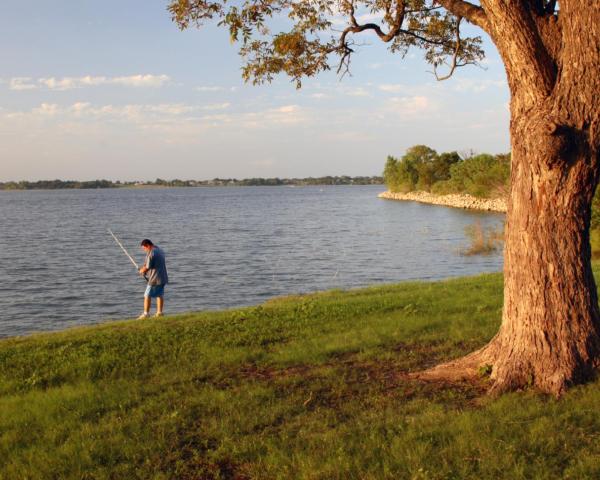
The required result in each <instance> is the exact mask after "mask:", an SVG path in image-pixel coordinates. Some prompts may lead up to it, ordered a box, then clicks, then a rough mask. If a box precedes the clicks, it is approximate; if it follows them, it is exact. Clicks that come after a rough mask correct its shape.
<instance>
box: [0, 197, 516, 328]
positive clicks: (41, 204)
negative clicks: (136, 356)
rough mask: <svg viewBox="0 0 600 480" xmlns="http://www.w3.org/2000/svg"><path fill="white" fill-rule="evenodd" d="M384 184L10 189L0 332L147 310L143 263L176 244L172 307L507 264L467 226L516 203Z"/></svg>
mask: <svg viewBox="0 0 600 480" xmlns="http://www.w3.org/2000/svg"><path fill="white" fill-rule="evenodd" d="M383 190H384V187H383V186H372V185H369V186H321V187H296V188H292V187H222V188H219V187H214V188H165V189H157V188H153V189H106V190H54V191H10V192H9V191H0V261H1V267H0V273H1V275H2V278H3V282H2V283H0V336H12V335H22V334H26V333H30V332H35V331H46V330H57V329H64V328H67V327H70V326H74V325H85V324H93V323H98V322H101V321H105V320H108V319H121V318H131V317H135V316H137V315H139V314H140V313H141V310H142V300H143V298H142V297H143V291H144V281H143V280H142V279H141V277H139V275H137V273H136V271H135V269H134V267H133V265H132V264H131V263H130V261H129V260H128V259H127V257H126V256H125V254H124V253H123V252H122V251H121V250H120V248H119V247H118V246H117V244H116V243H115V242H114V240H113V238H112V237H111V236H110V235H109V233H108V231H107V229H108V228H111V229H112V230H113V231H114V233H115V234H116V235H117V236H118V237H119V238H120V240H121V242H122V243H123V244H124V245H125V247H126V248H127V249H128V250H129V252H130V253H131V254H132V255H133V256H134V257H135V259H136V261H137V262H138V263H142V262H143V259H144V254H143V252H142V251H141V249H140V247H139V243H140V241H141V240H142V239H143V238H150V239H151V240H152V241H153V242H155V243H156V244H158V245H159V246H160V247H162V248H163V250H164V251H165V252H166V255H167V264H168V268H169V277H170V279H171V282H172V283H171V284H170V285H169V286H168V287H167V289H166V296H165V305H166V307H165V313H167V314H169V313H176V312H185V311H191V310H207V309H222V308H229V307H236V306H241V305H252V304H256V303H260V302H263V301H264V300H266V299H268V298H271V297H274V296H279V295H289V294H294V293H305V292H312V291H316V290H326V289H332V288H354V287H363V286H368V285H373V284H379V283H391V282H399V281H402V280H433V279H441V278H447V277H455V276H463V275H471V274H475V273H480V272H494V271H499V270H500V269H501V268H502V255H501V253H496V254H492V255H488V256H479V255H478V256H470V257H465V256H463V255H461V254H460V250H461V248H464V247H465V246H466V245H467V244H468V241H467V239H466V237H465V227H466V226H468V225H471V224H473V223H474V222H476V221H480V222H481V223H482V225H484V226H494V227H497V226H499V225H501V223H502V221H503V220H504V215H503V214H495V213H483V212H474V211H465V210H460V209H454V208H448V207H440V206H433V205H424V204H419V203H413V202H398V201H390V200H382V199H379V198H377V194H378V193H380V192H382V191H383Z"/></svg>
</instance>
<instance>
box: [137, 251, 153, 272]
mask: <svg viewBox="0 0 600 480" xmlns="http://www.w3.org/2000/svg"><path fill="white" fill-rule="evenodd" d="M152 257H154V252H153V251H150V253H148V255H146V261H145V262H144V265H142V267H141V268H140V270H139V272H140V274H141V275H144V274H145V273H146V272H147V271H148V270H150V267H151V263H150V262H151V261H152Z"/></svg>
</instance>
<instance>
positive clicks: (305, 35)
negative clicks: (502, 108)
mask: <svg viewBox="0 0 600 480" xmlns="http://www.w3.org/2000/svg"><path fill="white" fill-rule="evenodd" d="M542 3H543V2H542ZM480 10H481V9H480V7H477V6H475V5H471V4H468V3H467V2H462V1H456V0H450V1H436V0H367V1H364V0H340V1H336V0H247V1H245V2H228V1H227V0H221V1H219V0H217V1H211V0H173V1H172V2H171V3H170V5H169V11H170V12H171V14H172V16H173V19H174V20H175V21H176V22H177V24H178V25H179V27H180V28H187V27H188V26H190V25H195V26H200V25H202V24H204V23H205V22H207V21H210V20H217V21H218V22H219V24H220V25H222V26H224V27H226V28H228V29H229V33H230V36H231V40H232V41H239V42H241V48H240V54H241V55H242V57H243V59H244V61H245V65H244V69H243V77H244V79H246V80H250V81H253V82H255V83H261V82H264V81H270V80H271V79H272V78H273V76H274V75H276V74H278V73H285V74H287V75H289V76H290V77H291V78H293V79H294V80H295V81H296V83H297V85H298V86H300V85H301V80H302V78H303V77H311V76H314V75H316V74H318V73H319V72H322V71H324V70H329V69H331V68H336V69H337V70H338V72H341V73H345V72H346V71H348V69H349V67H350V60H351V56H352V54H353V53H354V52H355V51H356V49H357V47H359V46H360V45H361V43H360V41H358V40H357V35H358V34H360V33H363V32H372V33H373V34H375V35H376V36H377V37H378V38H379V39H380V40H381V41H383V42H385V43H387V44H388V45H389V49H390V51H391V52H393V53H398V54H400V55H403V56H404V55H406V53H407V52H408V51H409V50H410V49H411V48H413V47H415V48H418V49H420V50H422V51H423V53H424V58H425V60H426V61H427V62H428V63H430V64H431V65H432V66H433V67H434V70H435V72H436V75H437V69H438V67H440V66H441V65H442V64H443V63H447V64H448V67H449V73H450V74H451V73H452V72H453V71H454V69H455V68H457V67H461V66H464V65H468V64H476V63H477V62H479V61H480V60H481V59H482V58H483V50H482V48H481V45H482V41H481V37H479V36H464V34H463V33H462V32H461V21H462V19H463V18H467V19H468V20H469V21H471V22H474V23H482V21H480V20H477V19H478V18H479V17H480V16H481V12H480ZM276 16H277V17H280V18H278V19H277V21H275V20H274V19H273V17H276ZM340 18H342V19H344V20H345V22H346V24H347V25H346V26H345V27H344V28H342V29H340V28H339V27H337V25H338V22H336V20H339V19H340ZM363 18H367V20H365V21H362V19H363ZM371 19H377V22H375V21H373V20H371ZM269 20H271V22H269ZM447 75H448V73H445V74H443V75H442V76H439V78H444V77H445V76H447Z"/></svg>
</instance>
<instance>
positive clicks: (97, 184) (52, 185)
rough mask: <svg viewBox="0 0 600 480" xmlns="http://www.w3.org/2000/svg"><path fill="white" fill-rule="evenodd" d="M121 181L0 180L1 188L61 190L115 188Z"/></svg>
mask: <svg viewBox="0 0 600 480" xmlns="http://www.w3.org/2000/svg"><path fill="white" fill-rule="evenodd" d="M119 186H120V185H119V183H118V182H117V183H114V182H111V181H110V180H91V181H87V182H80V181H76V180H39V181H37V182H27V181H21V182H6V183H2V182H0V190H59V189H65V188H115V187H119Z"/></svg>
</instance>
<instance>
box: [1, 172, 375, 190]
mask: <svg viewBox="0 0 600 480" xmlns="http://www.w3.org/2000/svg"><path fill="white" fill-rule="evenodd" d="M382 183H383V177H377V176H374V177H350V176H347V175H342V176H325V177H308V178H246V179H242V180H238V179H236V178H213V179H212V180H179V179H175V180H164V179H162V178H157V179H156V180H155V181H149V182H140V181H133V182H120V181H116V182H112V181H110V180H92V181H87V182H80V181H74V180H40V181H37V182H28V181H21V182H6V183H2V182H0V190H59V189H67V188H79V189H83V188H120V187H121V188H122V187H145V186H149V187H152V186H157V187H230V186H231V187H246V186H281V185H294V186H308V185H380V184H382Z"/></svg>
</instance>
